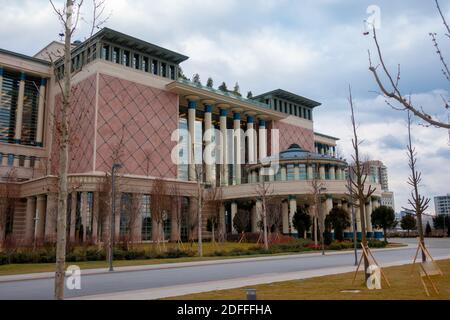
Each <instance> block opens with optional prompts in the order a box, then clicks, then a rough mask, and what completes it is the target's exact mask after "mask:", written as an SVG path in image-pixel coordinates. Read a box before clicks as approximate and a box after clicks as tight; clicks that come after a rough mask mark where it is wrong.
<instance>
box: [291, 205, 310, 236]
mask: <svg viewBox="0 0 450 320" xmlns="http://www.w3.org/2000/svg"><path fill="white" fill-rule="evenodd" d="M292 222H293V224H294V228H295V229H296V230H297V231H298V236H299V238H302V237H304V236H305V233H306V232H307V231H308V230H309V228H311V224H312V221H311V217H310V216H309V214H308V213H307V212H305V211H304V210H300V211H296V212H295V213H294V217H293V219H292Z"/></svg>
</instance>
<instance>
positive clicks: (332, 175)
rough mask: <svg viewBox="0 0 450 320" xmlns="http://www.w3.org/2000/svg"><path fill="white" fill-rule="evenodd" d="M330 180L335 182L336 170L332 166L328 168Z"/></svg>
mask: <svg viewBox="0 0 450 320" xmlns="http://www.w3.org/2000/svg"><path fill="white" fill-rule="evenodd" d="M329 173H330V180H336V169H335V167H334V166H330V171H329Z"/></svg>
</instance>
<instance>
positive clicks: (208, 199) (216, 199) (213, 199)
mask: <svg viewBox="0 0 450 320" xmlns="http://www.w3.org/2000/svg"><path fill="white" fill-rule="evenodd" d="M204 201H205V206H208V207H209V209H210V213H209V215H208V220H209V223H210V224H211V232H212V241H213V242H215V241H216V237H215V231H216V230H215V229H216V226H219V224H220V223H223V221H220V209H221V207H222V205H223V193H222V188H221V187H218V186H216V185H212V186H211V188H209V189H208V190H207V192H206V194H205V199H204ZM218 229H219V235H218V236H219V237H218V238H219V239H218V240H219V242H223V237H224V235H223V234H222V230H221V229H222V228H220V227H219V228H218Z"/></svg>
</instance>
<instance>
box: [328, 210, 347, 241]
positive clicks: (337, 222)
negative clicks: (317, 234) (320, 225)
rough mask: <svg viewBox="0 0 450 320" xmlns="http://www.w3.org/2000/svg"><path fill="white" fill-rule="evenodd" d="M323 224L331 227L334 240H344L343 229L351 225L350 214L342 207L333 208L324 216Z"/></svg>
mask: <svg viewBox="0 0 450 320" xmlns="http://www.w3.org/2000/svg"><path fill="white" fill-rule="evenodd" d="M325 225H328V226H331V227H333V229H334V236H335V238H336V240H339V241H342V240H344V230H345V229H346V228H348V227H350V225H351V223H350V216H349V214H348V212H347V211H345V210H344V209H342V208H333V209H331V211H330V214H329V215H328V216H327V217H326V218H325Z"/></svg>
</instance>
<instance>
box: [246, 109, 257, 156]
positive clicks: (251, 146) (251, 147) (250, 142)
mask: <svg viewBox="0 0 450 320" xmlns="http://www.w3.org/2000/svg"><path fill="white" fill-rule="evenodd" d="M254 121H255V120H254V118H253V116H247V154H248V163H249V164H254V163H256V159H255V134H254V130H255V129H254Z"/></svg>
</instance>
